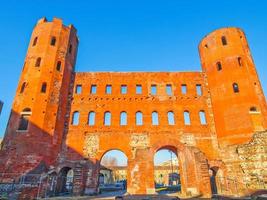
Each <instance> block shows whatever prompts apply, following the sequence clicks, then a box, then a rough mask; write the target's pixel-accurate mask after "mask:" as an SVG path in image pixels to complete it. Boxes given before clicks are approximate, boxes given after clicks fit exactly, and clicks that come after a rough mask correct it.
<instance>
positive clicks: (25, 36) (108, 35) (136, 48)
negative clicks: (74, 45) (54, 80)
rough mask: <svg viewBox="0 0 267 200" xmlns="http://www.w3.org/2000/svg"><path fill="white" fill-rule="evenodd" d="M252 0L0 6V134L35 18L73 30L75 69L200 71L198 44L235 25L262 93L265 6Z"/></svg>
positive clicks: (265, 84) (265, 60)
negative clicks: (245, 43) (243, 37)
mask: <svg viewBox="0 0 267 200" xmlns="http://www.w3.org/2000/svg"><path fill="white" fill-rule="evenodd" d="M265 2H266V1H257V3H255V1H253V0H242V1H237V0H236V1H234V0H224V1H214V0H212V1H197V0H195V1H193V0H184V1H182V0H162V1H156V0H153V1H152V0H151V1H150V0H142V1H141V0H134V1H130V0H127V1H126V0H123V1H117V0H110V1H101V0H99V1H92V0H88V1H79V0H76V1H68V0H65V1H55V0H53V1H52V0H45V1H41V0H35V1H30V0H28V1H27V0H24V1H14V0H9V1H1V6H0V27H1V29H0V30H1V31H0V44H1V45H0V52H1V53H0V65H1V73H0V99H1V100H2V101H4V108H3V111H2V114H1V116H0V137H3V134H4V131H5V127H6V123H7V120H8V117H9V113H10V109H11V104H12V101H13V97H14V95H15V90H16V87H17V83H18V79H19V76H20V72H21V69H22V65H23V62H24V57H25V54H26V51H27V47H28V42H29V39H30V35H31V32H32V29H33V27H34V25H35V23H36V21H37V20H38V19H39V18H41V17H43V16H46V17H47V18H48V20H51V19H52V18H53V16H56V17H59V18H62V19H63V20H64V23H65V24H70V23H71V24H74V26H75V27H76V28H77V29H78V35H79V38H80V45H79V51H78V58H77V64H76V70H77V71H195V70H200V69H201V67H200V59H199V56H198V49H197V46H198V43H199V42H200V40H201V39H202V38H203V37H204V36H205V35H206V34H208V33H209V32H211V31H213V30H215V29H217V28H220V27H227V26H237V27H240V28H242V29H243V30H244V31H245V33H246V35H247V38H248V41H249V44H250V48H251V51H252V55H253V58H254V61H255V64H256V67H257V71H258V73H259V76H260V80H261V83H262V86H263V88H264V91H265V94H266V92H267V78H266V77H267V70H266V67H267V57H266V52H267V39H266V38H267V12H266V10H267V3H265Z"/></svg>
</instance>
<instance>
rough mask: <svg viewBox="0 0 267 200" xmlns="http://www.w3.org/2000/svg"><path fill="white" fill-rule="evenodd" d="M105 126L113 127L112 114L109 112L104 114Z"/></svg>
mask: <svg viewBox="0 0 267 200" xmlns="http://www.w3.org/2000/svg"><path fill="white" fill-rule="evenodd" d="M104 125H105V126H110V125H111V113H110V112H109V111H107V112H105V114H104Z"/></svg>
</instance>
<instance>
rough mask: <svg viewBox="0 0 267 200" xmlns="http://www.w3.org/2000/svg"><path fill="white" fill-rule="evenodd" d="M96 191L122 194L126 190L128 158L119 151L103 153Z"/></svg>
mask: <svg viewBox="0 0 267 200" xmlns="http://www.w3.org/2000/svg"><path fill="white" fill-rule="evenodd" d="M99 165H100V166H99V172H98V191H99V192H100V193H110V192H112V193H114V192H115V193H116V194H118V195H119V194H124V193H125V192H126V189H127V165H128V157H127V156H126V154H125V153H124V152H123V151H121V150H119V149H110V150H108V151H105V153H104V154H103V155H102V157H101V159H100V161H99Z"/></svg>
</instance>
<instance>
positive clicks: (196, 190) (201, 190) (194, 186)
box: [152, 139, 211, 197]
mask: <svg viewBox="0 0 267 200" xmlns="http://www.w3.org/2000/svg"><path fill="white" fill-rule="evenodd" d="M162 148H167V149H170V150H172V151H173V152H176V155H178V160H179V172H180V180H181V193H182V195H183V196H193V195H201V194H205V196H204V197H210V196H211V188H210V179H209V167H208V161H207V158H206V156H205V154H204V153H203V152H201V151H200V150H199V149H198V148H196V147H191V146H185V145H183V144H181V143H180V142H179V141H178V140H175V139H172V140H171V139H169V140H168V141H163V142H162V141H159V142H157V143H155V144H154V145H153V146H152V153H153V154H155V153H156V152H157V151H159V150H160V149H162Z"/></svg>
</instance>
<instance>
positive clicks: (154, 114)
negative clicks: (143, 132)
mask: <svg viewBox="0 0 267 200" xmlns="http://www.w3.org/2000/svg"><path fill="white" fill-rule="evenodd" d="M152 125H159V115H158V113H157V112H156V111H154V112H152Z"/></svg>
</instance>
